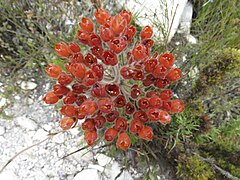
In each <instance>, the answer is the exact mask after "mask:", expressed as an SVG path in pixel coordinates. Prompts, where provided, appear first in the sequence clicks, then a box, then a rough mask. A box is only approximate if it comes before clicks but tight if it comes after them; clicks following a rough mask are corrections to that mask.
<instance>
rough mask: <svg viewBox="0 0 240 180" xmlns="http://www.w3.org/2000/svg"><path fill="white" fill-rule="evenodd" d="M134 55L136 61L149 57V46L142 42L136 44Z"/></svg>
mask: <svg viewBox="0 0 240 180" xmlns="http://www.w3.org/2000/svg"><path fill="white" fill-rule="evenodd" d="M132 55H133V57H134V59H135V60H136V61H139V60H143V59H145V58H146V57H147V48H146V47H145V46H144V45H142V44H140V45H136V46H135V47H134V48H133V50H132Z"/></svg>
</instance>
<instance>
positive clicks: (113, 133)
mask: <svg viewBox="0 0 240 180" xmlns="http://www.w3.org/2000/svg"><path fill="white" fill-rule="evenodd" d="M117 135H118V131H117V130H116V129H114V128H108V129H107V130H106V131H105V133H104V139H105V140H106V141H112V140H114V139H115V138H116V137H117Z"/></svg>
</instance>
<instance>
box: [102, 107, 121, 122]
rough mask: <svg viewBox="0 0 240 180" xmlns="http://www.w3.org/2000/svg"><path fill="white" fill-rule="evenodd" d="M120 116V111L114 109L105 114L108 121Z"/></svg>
mask: <svg viewBox="0 0 240 180" xmlns="http://www.w3.org/2000/svg"><path fill="white" fill-rule="evenodd" d="M118 116H119V112H118V111H117V110H113V111H111V112H109V113H107V114H106V115H105V117H106V120H107V121H108V122H114V121H115V120H116V119H117V118H118Z"/></svg>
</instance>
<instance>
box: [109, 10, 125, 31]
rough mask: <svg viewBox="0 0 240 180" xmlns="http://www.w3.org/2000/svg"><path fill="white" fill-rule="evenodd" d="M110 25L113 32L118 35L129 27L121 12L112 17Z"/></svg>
mask: <svg viewBox="0 0 240 180" xmlns="http://www.w3.org/2000/svg"><path fill="white" fill-rule="evenodd" d="M110 26H111V28H112V30H113V32H114V33H115V34H116V35H119V34H121V33H122V32H124V30H125V28H126V27H127V21H126V19H125V18H124V17H122V16H121V15H120V14H117V15H115V16H113V17H112V18H111V22H110Z"/></svg>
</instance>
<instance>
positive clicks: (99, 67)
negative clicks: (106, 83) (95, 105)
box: [91, 63, 104, 81]
mask: <svg viewBox="0 0 240 180" xmlns="http://www.w3.org/2000/svg"><path fill="white" fill-rule="evenodd" d="M91 69H92V71H93V72H94V73H95V74H96V76H97V78H98V81H101V80H102V79H103V75H104V68H103V65H101V64H98V63H95V64H93V65H92V66H91Z"/></svg>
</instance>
